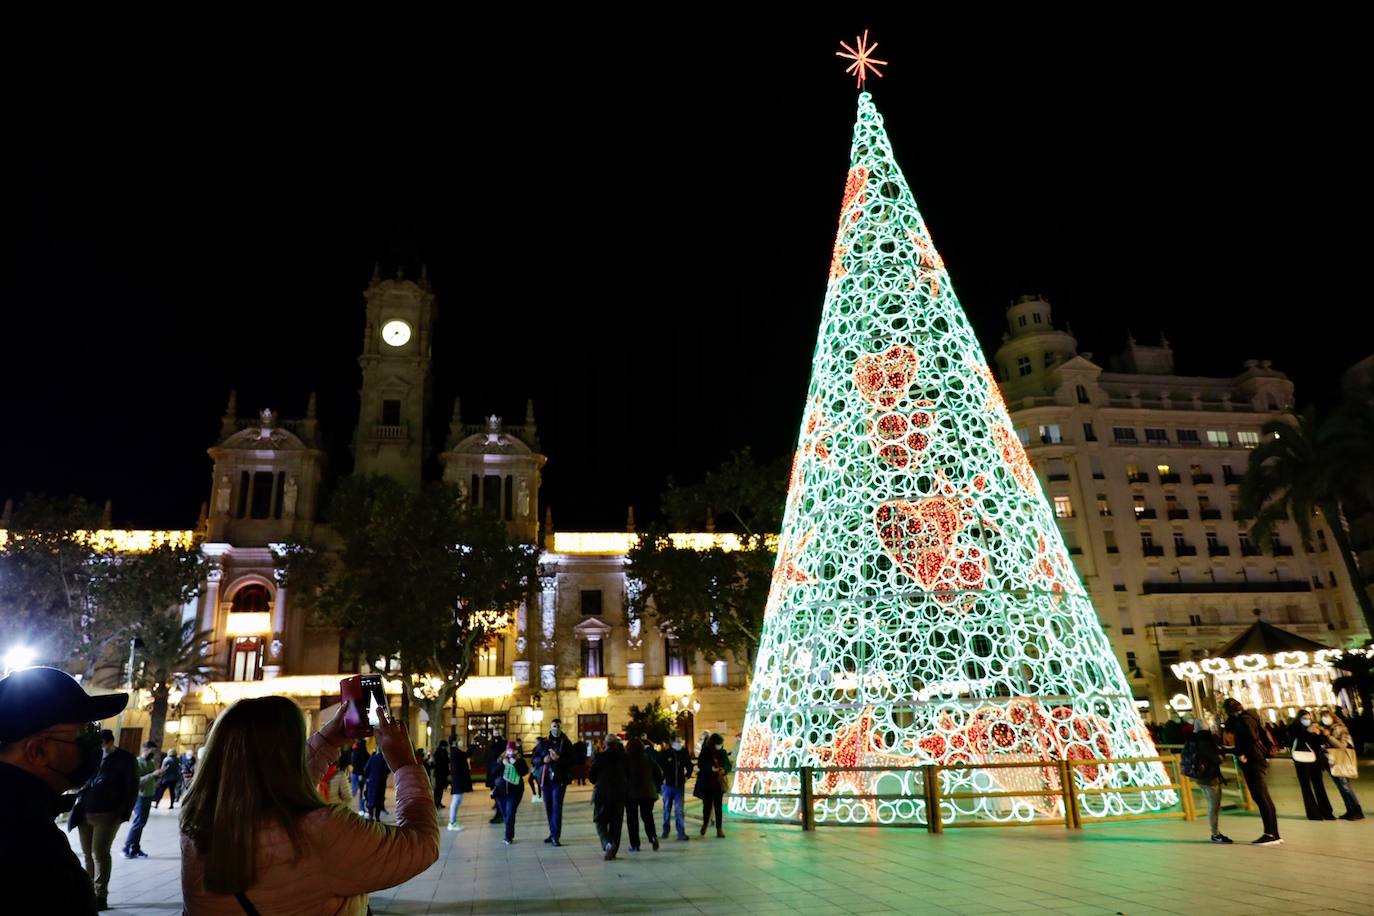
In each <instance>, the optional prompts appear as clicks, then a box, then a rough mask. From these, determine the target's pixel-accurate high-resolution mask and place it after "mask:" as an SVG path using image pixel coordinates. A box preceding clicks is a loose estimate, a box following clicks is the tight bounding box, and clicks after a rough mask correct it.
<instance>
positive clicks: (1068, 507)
mask: <svg viewBox="0 0 1374 916" xmlns="http://www.w3.org/2000/svg"><path fill="white" fill-rule="evenodd" d="M1054 515H1055V517H1056V518H1073V501H1072V500H1070V499H1069V498H1068V497H1067V496H1056V497H1055V498H1054Z"/></svg>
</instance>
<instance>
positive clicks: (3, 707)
mask: <svg viewBox="0 0 1374 916" xmlns="http://www.w3.org/2000/svg"><path fill="white" fill-rule="evenodd" d="M128 702H129V695H128V694H127V693H112V694H106V695H103V696H91V695H89V694H88V693H86V691H85V690H83V689H82V688H81V685H80V684H79V683H77V681H76V679H75V678H73V677H72V676H71V675H69V674H67V672H65V671H62V670H60V669H57V668H46V667H34V668H20V669H18V670H16V671H13V672H11V673H10V674H8V675H6V676H5V677H3V678H0V798H3V799H5V804H4V805H3V806H0V884H3V886H4V889H5V891H4V893H5V911H6V912H13V913H76V914H83V916H88V914H92V913H94V912H95V911H96V910H97V908H98V909H102V910H103V909H107V908H108V907H107V906H106V902H105V901H104V900H103V899H102V900H97V899H96V896H95V891H94V888H93V887H92V884H91V879H90V876H89V874H88V872H87V871H86V869H85V868H83V867H82V865H81V860H80V859H78V858H77V856H76V853H75V852H73V851H72V847H71V844H70V843H69V842H68V841H67V837H65V836H63V834H62V829H61V828H60V827H58V826H57V824H56V822H55V819H56V817H57V816H58V815H59V814H60V813H62V812H63V811H65V810H66V805H65V804H64V803H63V796H62V793H64V792H66V791H68V790H70V789H75V788H77V787H79V786H83V785H85V784H86V783H87V780H89V779H91V777H92V776H94V775H96V773H97V772H98V770H99V768H100V765H101V763H102V762H103V761H102V757H101V754H102V748H101V732H100V727H99V724H98V723H99V722H100V720H102V719H109V718H112V717H114V716H116V715H118V714H119V713H120V711H121V710H123V709H124V707H125V706H126V705H127V704H128ZM127 756H132V755H127ZM68 798H70V796H68ZM113 837H114V835H113V833H111V840H113Z"/></svg>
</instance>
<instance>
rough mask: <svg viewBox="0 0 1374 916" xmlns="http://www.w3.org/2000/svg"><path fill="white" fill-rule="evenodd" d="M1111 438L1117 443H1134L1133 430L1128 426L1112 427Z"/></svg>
mask: <svg viewBox="0 0 1374 916" xmlns="http://www.w3.org/2000/svg"><path fill="white" fill-rule="evenodd" d="M1112 438H1113V439H1115V440H1116V441H1117V442H1134V441H1135V429H1133V428H1132V427H1129V426H1113V427H1112Z"/></svg>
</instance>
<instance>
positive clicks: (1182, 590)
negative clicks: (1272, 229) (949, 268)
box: [994, 296, 1369, 717]
mask: <svg viewBox="0 0 1374 916" xmlns="http://www.w3.org/2000/svg"><path fill="white" fill-rule="evenodd" d="M1006 317H1007V323H1008V331H1007V332H1006V333H1005V334H1004V336H1003V339H1002V343H1001V346H1000V347H999V348H998V350H997V352H996V354H995V356H994V362H995V365H996V366H997V370H998V373H999V376H1000V379H1001V387H1002V391H1003V394H1004V395H1005V397H1006V401H1007V406H1008V407H1009V408H1010V410H1011V415H1012V421H1013V422H1014V423H1015V424H1016V426H1017V430H1018V433H1019V434H1020V436H1021V440H1022V442H1023V443H1025V445H1026V450H1027V453H1028V455H1029V456H1030V459H1031V462H1032V464H1033V465H1034V466H1035V470H1036V473H1037V474H1038V475H1039V477H1040V481H1041V484H1042V486H1043V487H1044V489H1045V493H1046V495H1047V496H1048V497H1049V499H1050V501H1051V503H1052V504H1053V506H1054V509H1055V514H1056V515H1057V517H1058V520H1059V524H1060V527H1061V529H1062V530H1063V532H1064V536H1065V542H1066V544H1067V545H1068V548H1069V552H1070V554H1071V555H1072V558H1073V561H1074V564H1075V566H1076V567H1077V568H1078V573H1079V575H1080V576H1081V577H1082V579H1083V583H1084V585H1085V586H1086V587H1087V589H1088V591H1089V593H1090V594H1091V595H1092V599H1093V603H1094V605H1095V606H1096V608H1097V612H1098V616H1099V618H1100V620H1101V622H1102V625H1103V627H1104V628H1105V629H1106V631H1107V633H1108V635H1109V636H1110V638H1111V642H1112V644H1113V646H1114V647H1115V649H1116V652H1117V654H1118V657H1119V659H1120V661H1121V663H1122V666H1123V668H1124V669H1125V670H1126V672H1127V676H1128V678H1129V679H1130V680H1131V683H1132V685H1133V686H1134V688H1135V692H1136V698H1137V702H1138V703H1139V704H1140V705H1142V706H1148V707H1150V710H1151V712H1152V713H1153V714H1154V715H1155V716H1160V717H1162V716H1165V715H1167V709H1168V707H1167V705H1166V704H1167V703H1168V701H1169V700H1170V698H1172V697H1173V696H1175V695H1176V694H1179V693H1183V692H1185V691H1184V688H1183V685H1182V684H1180V683H1178V682H1177V681H1176V679H1175V678H1174V677H1173V675H1172V673H1171V671H1170V667H1169V666H1170V665H1171V664H1173V663H1174V662H1176V661H1179V660H1183V659H1189V658H1193V657H1197V656H1203V655H1206V654H1207V653H1208V652H1209V651H1210V650H1213V649H1216V648H1217V647H1219V646H1220V645H1222V644H1223V643H1225V642H1226V641H1227V640H1228V639H1230V638H1231V637H1232V636H1234V635H1236V634H1238V633H1240V632H1241V631H1243V630H1244V629H1245V628H1247V627H1249V626H1250V625H1251V624H1253V623H1254V622H1255V620H1256V619H1261V620H1265V621H1267V622H1269V623H1272V624H1276V625H1278V626H1281V627H1284V628H1286V629H1289V630H1292V631H1294V632H1297V633H1300V634H1302V635H1304V636H1308V637H1309V638H1311V639H1314V640H1317V641H1319V642H1322V643H1325V644H1326V645H1329V646H1331V647H1333V648H1334V647H1338V646H1343V645H1349V644H1351V643H1354V642H1358V641H1360V640H1363V639H1367V638H1368V635H1369V634H1368V633H1366V632H1365V628H1364V625H1363V621H1362V619H1361V616H1360V612H1359V608H1358V605H1357V604H1356V601H1355V597H1354V592H1353V590H1352V589H1353V587H1354V585H1353V584H1352V583H1351V582H1350V580H1349V577H1348V575H1347V574H1346V571H1345V568H1344V566H1343V564H1342V563H1341V562H1340V560H1339V558H1338V556H1337V554H1336V553H1335V551H1334V549H1333V544H1332V539H1331V536H1330V533H1329V532H1328V531H1326V530H1324V527H1323V526H1321V525H1318V526H1317V530H1316V532H1315V534H1314V538H1315V540H1314V543H1313V545H1312V549H1311V550H1306V549H1304V547H1303V545H1302V543H1301V540H1300V538H1299V537H1298V533H1297V530H1296V527H1295V526H1294V525H1293V524H1292V523H1291V522H1284V523H1282V524H1281V525H1280V532H1281V535H1280V540H1279V542H1278V543H1277V544H1276V545H1275V546H1274V548H1273V550H1272V551H1268V552H1266V551H1263V550H1261V549H1260V548H1259V546H1258V545H1256V544H1252V543H1251V542H1250V540H1249V538H1248V535H1247V530H1248V527H1249V522H1248V520H1246V519H1244V518H1242V517H1241V513H1240V506H1239V495H1238V491H1239V485H1240V481H1241V479H1242V477H1243V476H1244V474H1245V470H1246V467H1247V465H1248V461H1249V450H1250V449H1253V448H1255V446H1257V445H1258V444H1259V442H1260V428H1261V427H1262V426H1263V425H1264V424H1265V423H1267V422H1269V421H1270V420H1274V419H1278V418H1279V417H1281V416H1282V414H1283V412H1284V411H1285V410H1286V409H1287V408H1288V407H1290V406H1291V405H1292V403H1293V383H1292V382H1291V381H1290V380H1289V379H1288V377H1287V376H1286V375H1284V374H1283V373H1282V372H1280V371H1278V370H1277V369H1275V368H1273V366H1272V365H1271V364H1270V363H1269V362H1268V361H1267V360H1265V361H1256V360H1249V361H1247V362H1246V363H1245V365H1244V367H1243V369H1242V371H1241V372H1240V373H1239V374H1237V375H1234V376H1231V377H1222V378H1213V377H1198V376H1181V375H1177V374H1175V372H1174V360H1173V351H1172V349H1171V348H1170V346H1169V344H1168V342H1167V341H1165V340H1163V339H1161V341H1160V343H1159V344H1158V345H1156V346H1145V345H1142V344H1139V343H1137V342H1136V341H1135V340H1134V339H1130V340H1128V343H1127V347H1126V349H1125V350H1124V351H1123V352H1122V353H1120V354H1118V355H1116V356H1113V357H1112V358H1110V359H1109V360H1106V361H1105V362H1106V364H1107V365H1106V367H1105V368H1104V367H1103V366H1102V365H1100V364H1099V363H1097V362H1094V361H1093V354H1092V353H1080V352H1079V350H1078V343H1077V340H1076V339H1075V338H1074V336H1073V333H1072V331H1071V330H1070V329H1068V328H1067V327H1065V328H1063V329H1060V328H1056V327H1055V325H1054V323H1053V320H1052V310H1051V307H1050V304H1049V303H1048V302H1047V301H1045V300H1044V298H1043V297H1040V296H1023V297H1021V298H1020V299H1017V300H1016V301H1015V302H1013V303H1012V305H1011V306H1010V307H1009V308H1008V310H1007V314H1006Z"/></svg>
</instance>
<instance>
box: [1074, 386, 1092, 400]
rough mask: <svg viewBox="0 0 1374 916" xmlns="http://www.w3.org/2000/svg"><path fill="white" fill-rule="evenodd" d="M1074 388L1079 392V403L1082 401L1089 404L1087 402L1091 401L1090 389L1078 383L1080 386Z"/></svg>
mask: <svg viewBox="0 0 1374 916" xmlns="http://www.w3.org/2000/svg"><path fill="white" fill-rule="evenodd" d="M1074 390H1075V391H1076V392H1077V393H1078V403H1080V404H1087V403H1089V401H1088V389H1086V388H1084V387H1083V386H1082V385H1078V386H1075V388H1074Z"/></svg>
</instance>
